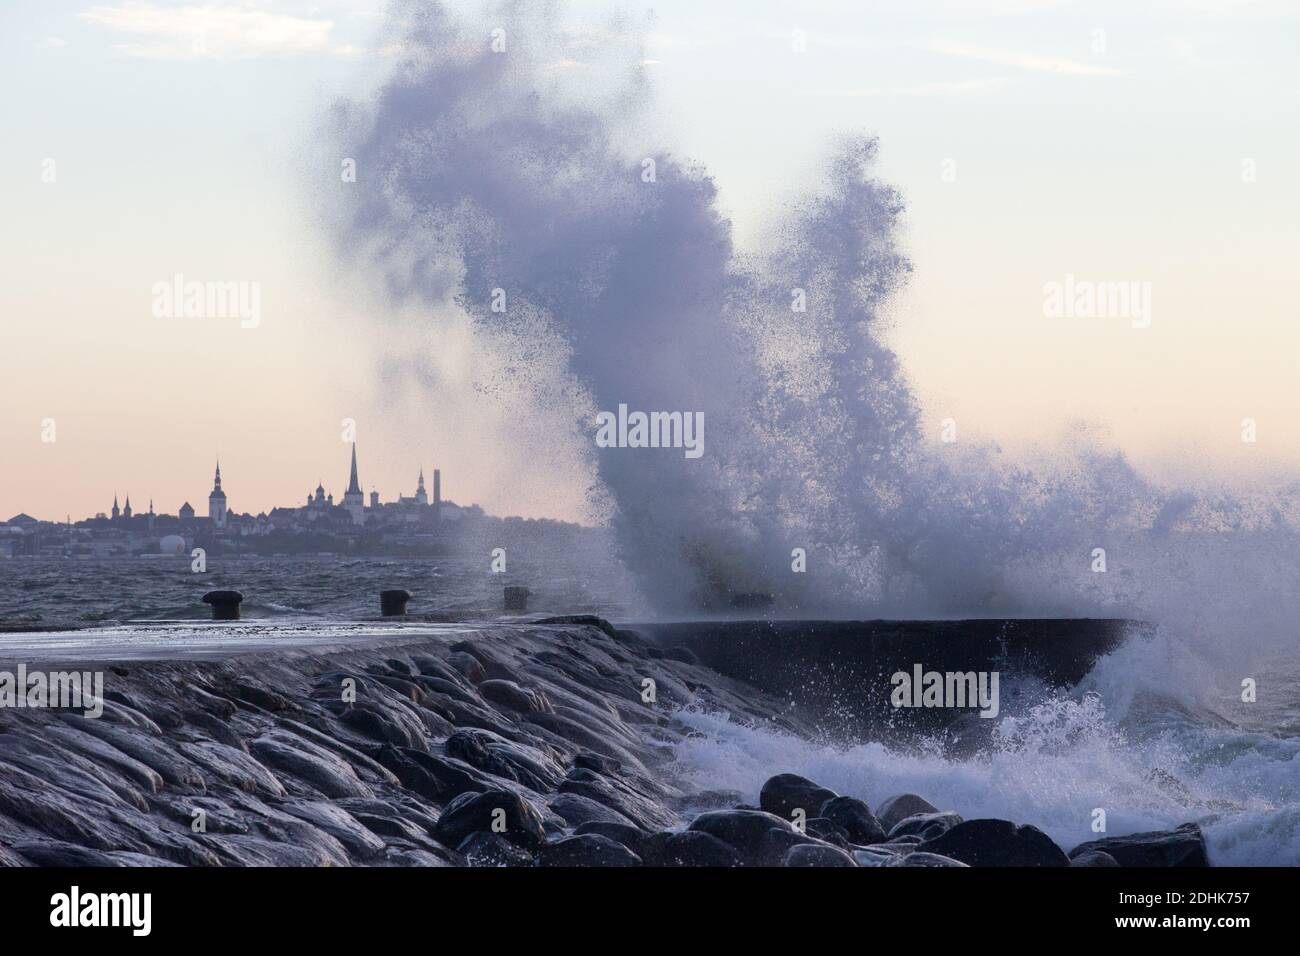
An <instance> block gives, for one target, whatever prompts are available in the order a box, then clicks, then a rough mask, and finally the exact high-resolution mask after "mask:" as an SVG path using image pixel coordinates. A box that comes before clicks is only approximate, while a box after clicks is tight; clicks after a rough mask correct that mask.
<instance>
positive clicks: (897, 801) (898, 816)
mask: <svg viewBox="0 0 1300 956" xmlns="http://www.w3.org/2000/svg"><path fill="white" fill-rule="evenodd" d="M938 812H939V808H938V807H936V806H935V805H934V804H932V803H931V802H930V801H929V800H926V799H925V798H924V797H918V796H917V795H916V794H914V793H900V794H899V795H898V796H895V797H890V798H889V799H887V800H885V801H884V802H883V803H881V804H880V806H878V807H876V819H877V820H879V821H880V825H881V827H883V828H884V831H885V832H886V833H888V832H889V831H890V830H892V829H893V828H894V827H896V826H898V824H899V823H900V822H902V821H903V820H904V819H906V818H907V817H912V816H916V815H917V814H918V813H938Z"/></svg>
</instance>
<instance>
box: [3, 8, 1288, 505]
mask: <svg viewBox="0 0 1300 956" xmlns="http://www.w3.org/2000/svg"><path fill="white" fill-rule="evenodd" d="M451 6H452V7H453V8H454V9H456V10H457V11H458V12H461V13H462V14H463V15H464V16H466V17H467V18H471V19H472V20H473V21H474V22H481V23H482V24H483V29H484V36H485V42H488V40H487V34H488V32H489V31H490V29H491V27H492V25H493V24H495V23H497V22H498V21H505V20H508V14H503V13H500V12H499V11H497V10H494V9H493V8H492V7H490V6H488V5H484V4H480V3H469V2H466V3H456V4H452V5H451ZM556 10H557V16H558V17H559V18H560V20H561V22H562V23H563V24H564V25H565V27H566V30H567V31H568V34H569V35H571V36H572V38H573V42H572V45H571V48H570V49H566V50H560V51H557V58H556V61H555V64H554V69H555V73H556V76H557V77H559V78H560V79H559V82H561V83H562V84H564V85H566V87H567V88H568V89H569V90H571V92H572V95H574V96H575V97H581V96H582V95H584V94H585V93H589V91H590V90H592V89H600V88H602V86H603V85H605V84H606V83H608V82H611V75H610V74H608V73H607V71H609V70H611V69H612V68H611V67H610V65H609V64H608V63H607V62H606V61H605V60H604V59H603V58H602V57H600V56H599V55H598V53H595V52H593V42H595V43H597V44H598V43H599V38H600V37H602V36H607V35H608V33H609V31H611V30H615V31H620V30H621V31H627V32H630V33H633V34H634V35H636V36H638V37H640V38H641V41H642V48H641V52H640V56H641V62H642V64H643V65H644V68H645V75H646V77H647V78H648V81H649V82H648V97H649V99H648V102H647V103H646V104H645V107H644V109H643V110H642V111H641V112H640V113H639V114H638V116H637V118H636V120H635V122H634V123H633V124H631V130H632V132H631V133H630V134H629V140H630V142H629V144H628V149H629V150H635V149H637V148H648V147H650V146H653V148H654V149H656V150H659V149H667V150H669V151H671V152H672V153H674V154H675V155H679V156H683V157H686V158H689V159H691V160H693V161H695V162H697V163H699V164H700V165H702V166H703V167H705V168H707V169H708V170H709V172H710V174H711V175H712V176H713V177H714V178H715V180H716V182H717V185H718V188H719V192H720V200H719V201H720V204H721V207H722V209H723V211H724V212H725V213H726V214H727V215H728V216H729V217H730V218H731V220H732V222H733V224H734V235H735V239H736V242H737V244H738V245H739V246H740V247H741V248H742V249H744V248H746V246H747V245H752V244H757V243H759V242H761V241H762V240H763V237H764V236H765V235H767V234H768V228H767V227H768V226H769V225H770V223H771V222H772V221H773V217H779V216H780V215H782V209H783V206H784V204H785V203H787V202H788V201H789V199H790V197H791V196H792V195H794V194H796V193H798V192H799V190H800V187H801V184H806V183H808V182H810V181H813V180H815V179H816V177H817V176H818V174H819V169H820V168H821V163H822V162H823V160H824V159H825V158H826V156H827V154H828V152H829V149H830V147H831V146H833V144H834V143H835V142H836V140H837V139H838V138H840V137H842V136H844V135H846V134H852V133H857V132H863V131H865V132H869V133H872V134H874V135H877V136H878V137H879V140H880V161H879V169H878V173H879V175H880V176H881V177H882V178H883V179H885V180H886V181H888V182H890V183H892V184H894V185H895V186H896V187H897V188H898V189H899V190H900V191H901V193H902V195H903V197H904V199H905V201H906V203H907V213H906V216H905V229H904V234H903V236H902V241H903V245H904V247H905V249H906V251H907V253H908V255H909V256H910V257H911V259H912V262H913V267H914V272H913V274H912V277H911V279H910V281H909V284H908V286H907V288H906V289H905V290H904V291H903V292H902V293H901V294H900V296H899V297H898V299H897V301H896V302H895V303H894V304H893V306H892V308H891V318H892V328H891V332H890V341H891V343H892V344H893V345H894V347H895V348H896V349H897V350H898V352H899V354H900V356H901V359H902V362H903V365H904V367H905V368H906V369H907V370H908V373H909V376H910V378H911V381H912V384H913V386H914V388H915V390H916V393H917V395H918V397H919V398H920V401H921V404H922V408H923V410H924V419H925V424H926V428H927V430H933V431H934V433H935V434H938V433H939V430H940V429H941V427H942V425H941V423H942V422H943V421H944V420H945V419H952V420H953V421H955V422H956V425H957V428H958V429H959V433H960V435H961V437H962V439H963V440H983V441H990V442H995V443H997V444H998V445H999V446H1001V447H1002V448H1003V449H1004V450H1006V452H1007V453H1009V454H1026V455H1029V454H1033V453H1035V452H1036V450H1038V449H1041V448H1043V447H1047V446H1050V445H1051V444H1052V443H1054V442H1057V441H1060V440H1063V439H1065V440H1068V439H1069V436H1071V435H1077V434H1078V433H1080V432H1081V431H1084V432H1087V433H1088V434H1089V435H1092V436H1096V437H1098V438H1099V439H1100V440H1101V441H1104V442H1106V443H1108V444H1112V445H1114V446H1115V447H1118V448H1119V449H1121V450H1123V451H1124V453H1125V454H1127V455H1128V456H1129V457H1130V458H1131V459H1132V460H1133V461H1134V463H1135V464H1137V465H1138V466H1139V467H1140V468H1142V469H1143V470H1144V471H1146V472H1147V473H1148V474H1150V475H1151V476H1153V477H1154V478H1156V479H1157V480H1161V481H1169V482H1175V481H1190V480H1202V479H1207V478H1208V477H1211V476H1220V475H1222V476H1226V477H1227V478H1228V479H1229V480H1232V481H1237V482H1250V481H1255V480H1259V479H1261V478H1263V477H1272V476H1287V475H1291V476H1293V475H1294V473H1295V470H1296V468H1297V467H1298V466H1300V427H1298V426H1297V422H1296V416H1297V414H1298V410H1300V405H1298V403H1297V401H1296V399H1297V397H1300V386H1297V384H1296V382H1297V375H1296V367H1297V361H1296V356H1297V355H1298V354H1300V321H1298V320H1300V306H1298V305H1297V302H1298V301H1300V296H1298V295H1297V293H1300V270H1297V269H1296V268H1295V265H1294V263H1295V259H1296V254H1297V252H1298V251H1300V234H1298V233H1297V225H1296V223H1297V220H1298V216H1300V184H1298V183H1297V177H1296V174H1295V171H1296V170H1297V169H1300V122H1298V121H1300V116H1298V115H1297V113H1298V110H1297V105H1298V104H1300V65H1297V60H1296V56H1295V51H1296V49H1297V40H1298V39H1300V7H1297V6H1296V5H1295V4H1293V3H1283V2H1278V3H1273V2H1266V0H1259V2H1220V0H1189V2H1184V3H1173V2H1154V0H1148V2H1114V3H1111V2H1104V0H1103V2H1092V3H1086V4H1085V3H1069V2H1046V0H1004V2H984V3H978V2H971V3H957V2H952V0H949V2H941V0H914V2H903V0H899V2H888V3H886V2H861V0H857V2H854V0H846V2H829V0H825V2H803V3H797V4H796V3H776V2H763V0H758V2H754V0H749V2H744V3H740V2H736V3H709V4H702V3H699V2H698V0H694V2H664V3H656V4H653V5H647V4H644V3H618V2H612V0H582V2H577V0H575V2H571V3H568V4H559V5H556ZM385 16H386V4H384V3H381V2H373V3H372V2H364V0H320V2H297V0H285V2H274V3H273V2H227V0H206V2H202V3H188V2H162V0H157V2H116V3H113V2H109V3H87V2H67V0H44V2H37V0H10V2H7V3H5V4H4V5H3V6H2V7H0V83H2V84H3V88H4V89H5V90H6V92H7V94H8V95H7V96H6V97H5V107H4V111H3V123H4V130H5V148H4V149H3V150H2V151H0V211H2V212H3V215H2V216H0V255H2V256H3V261H4V262H5V263H6V265H7V268H6V269H5V281H4V282H3V283H0V363H2V364H0V369H2V371H0V448H3V449H4V455H3V459H2V460H0V517H3V518H7V517H9V516H11V515H13V514H15V513H18V512H20V511H21V512H27V513H29V514H32V515H35V516H37V517H40V518H45V519H51V520H61V519H63V518H64V517H65V515H71V516H72V517H73V518H74V519H77V518H81V517H85V516H88V515H91V514H94V513H96V512H100V511H107V510H108V508H109V506H110V505H111V504H112V500H113V497H114V495H115V494H116V495H119V496H123V497H124V496H125V495H126V494H130V496H131V500H132V504H133V505H134V506H135V507H136V508H137V509H138V510H141V509H143V508H146V507H147V505H148V502H149V501H150V500H152V501H153V502H154V506H155V508H156V509H157V510H159V511H162V512H175V510H176V509H177V508H178V507H179V506H180V504H181V503H182V502H183V501H187V500H188V501H189V502H190V503H191V504H193V505H195V507H196V508H198V509H199V511H200V513H202V512H203V510H204V499H205V498H206V495H207V493H208V491H209V490H210V488H211V476H212V469H213V464H214V462H215V459H216V458H217V457H218V456H220V458H221V462H222V473H223V478H224V482H223V483H224V487H225V489H226V491H227V493H228V495H229V496H230V506H231V508H232V509H233V510H235V511H240V512H242V511H251V512H253V513H256V512H257V511H261V510H266V509H269V508H271V507H272V506H275V505H288V504H294V503H301V501H302V500H303V499H304V497H305V495H306V494H307V493H308V491H309V490H310V489H313V488H314V487H315V486H316V484H317V482H318V481H321V482H323V483H324V484H325V486H326V488H327V489H329V490H331V491H333V492H334V493H335V495H336V496H338V495H341V494H342V491H343V488H344V487H345V484H346V480H347V468H348V454H349V446H348V445H347V444H346V442H345V441H344V439H345V438H347V437H349V436H350V435H351V431H350V430H347V429H346V428H345V421H351V422H355V433H356V438H357V445H358V453H359V457H360V465H361V480H362V484H363V486H364V487H365V489H366V490H367V492H368V491H369V490H371V488H374V489H376V490H378V491H379V492H380V495H381V497H382V498H383V499H385V500H390V499H392V498H395V497H396V496H397V495H398V494H399V493H403V494H411V493H412V492H413V490H414V483H415V475H416V472H417V470H418V469H419V468H420V467H423V468H424V469H425V472H426V474H428V473H429V472H430V471H431V469H432V468H434V467H438V468H441V470H442V475H443V491H444V494H445V495H446V496H447V497H449V498H451V499H454V500H457V501H459V502H462V503H470V502H477V503H480V504H482V505H483V506H484V507H485V508H487V509H488V510H489V511H492V512H495V513H499V514H522V515H526V516H544V515H551V516H556V517H565V518H585V517H589V512H588V511H587V510H586V509H587V507H588V505H587V503H586V501H587V498H586V489H585V488H584V487H582V486H581V483H580V482H575V481H573V480H572V475H571V473H570V472H568V471H566V469H565V464H564V462H565V461H566V458H565V456H563V455H557V457H556V459H555V461H550V460H541V461H538V460H533V459H531V458H530V457H528V456H525V455H522V454H514V455H512V454H511V451H510V449H509V448H508V447H505V446H506V445H508V443H507V442H503V441H502V440H501V436H502V434H504V433H505V429H506V425H505V418H506V417H508V415H509V410H508V409H501V408H492V407H490V404H491V400H490V398H487V397H484V396H483V395H482V394H480V393H478V392H476V391H475V390H474V389H473V388H472V387H471V383H472V380H473V365H474V362H475V361H476V346H475V343H473V342H472V341H470V340H469V339H468V337H467V333H466V332H465V330H464V329H463V328H461V329H455V328H431V327H429V325H428V323H427V322H422V318H423V317H422V316H420V315H419V314H396V315H387V314H384V313H386V312H390V311H395V310H394V307H393V306H392V305H391V304H390V303H388V302H387V301H386V300H385V299H384V297H383V296H381V295H379V294H377V292H376V290H375V289H374V288H372V287H370V285H369V284H368V282H367V278H366V276H365V275H364V272H362V271H360V270H358V269H357V268H354V267H355V266H357V263H356V262H353V261H350V250H348V249H346V248H343V249H340V248H339V247H338V246H337V245H336V244H335V243H334V242H333V240H332V238H331V236H330V234H329V230H328V227H327V224H326V220H327V216H326V214H325V212H324V210H325V209H326V208H327V207H328V206H329V204H330V200H331V198H332V197H331V196H330V195H329V193H328V191H329V190H337V189H340V188H347V187H346V184H344V183H341V182H340V179H339V176H338V175H337V165H336V164H335V162H334V159H333V158H331V159H330V161H329V162H325V163H322V162H321V157H322V152H323V151H328V149H331V148H333V146H332V145H331V144H330V143H329V139H328V136H327V133H326V130H327V127H328V115H329V110H330V107H331V105H332V104H334V103H336V102H337V101H339V100H341V99H348V100H362V101H364V100H365V99H366V98H367V97H369V96H371V95H372V94H373V92H374V90H375V89H376V87H377V85H378V84H380V83H382V80H383V78H384V76H385V75H386V74H387V73H388V72H389V71H390V70H392V69H393V68H394V65H395V63H396V62H397V61H398V59H399V57H400V55H401V50H400V48H396V47H395V46H394V44H393V42H392V37H391V35H388V34H386V33H385V32H384V29H383V28H384V23H385ZM593 38H595V39H594V41H593ZM327 170H328V172H326V171H327ZM178 274H179V275H182V276H184V277H186V278H187V279H190V280H198V281H214V282H215V281H221V282H226V281H234V282H242V283H248V284H250V285H251V284H256V287H257V289H258V292H259V295H260V310H259V315H258V320H257V322H256V323H255V325H254V324H253V323H251V322H247V321H241V320H240V319H239V318H238V317H229V318H222V317H207V318H201V319H195V318H188V319H187V318H184V317H171V316H169V315H162V316H160V315H158V314H156V313H157V311H158V310H157V309H156V308H155V306H156V304H157V303H156V301H155V300H156V298H157V291H156V290H157V286H158V284H159V283H164V284H167V283H170V282H171V281H172V280H173V278H174V277H175V276H176V275H178ZM1067 277H1072V279H1070V280H1069V281H1072V282H1075V283H1078V282H1084V283H1088V282H1099V283H1101V282H1106V283H1136V286H1134V288H1135V289H1139V290H1145V291H1146V293H1147V294H1149V296H1150V300H1149V301H1150V310H1149V314H1147V315H1144V316H1141V317H1134V316H1132V315H1129V314H1121V315H1065V316H1061V315H1051V314H1048V311H1049V310H1048V309H1046V308H1045V298H1046V297H1047V291H1046V290H1047V288H1048V287H1049V286H1050V284H1052V283H1060V284H1062V285H1063V284H1065V283H1066V282H1067ZM394 350H399V351H401V350H424V351H426V352H427V353H429V354H431V355H434V356H436V359H437V361H438V362H439V363H440V364H441V366H442V367H443V368H444V369H445V370H446V372H447V373H448V374H447V376H446V381H445V382H444V383H443V384H442V385H441V386H440V388H439V389H438V390H437V391H436V392H431V393H429V394H420V393H419V392H418V391H417V392H416V393H414V394H413V393H412V392H411V389H410V387H409V385H405V386H402V387H401V388H398V387H397V386H395V385H394V384H393V383H392V382H391V380H389V379H388V378H386V376H385V361H386V359H387V358H391V356H392V354H393V352H394ZM1245 419H1250V420H1251V421H1252V422H1254V424H1255V428H1256V432H1255V434H1256V440H1255V441H1253V442H1244V441H1242V428H1243V420H1245Z"/></svg>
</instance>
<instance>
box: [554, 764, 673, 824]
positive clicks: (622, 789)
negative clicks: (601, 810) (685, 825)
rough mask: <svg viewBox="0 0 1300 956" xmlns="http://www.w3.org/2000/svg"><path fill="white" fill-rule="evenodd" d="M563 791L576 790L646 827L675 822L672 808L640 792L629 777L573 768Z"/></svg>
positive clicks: (566, 779) (563, 784) (632, 821)
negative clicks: (614, 776)
mask: <svg viewBox="0 0 1300 956" xmlns="http://www.w3.org/2000/svg"><path fill="white" fill-rule="evenodd" d="M559 789H560V792H561V793H573V794H577V795H578V796H581V797H587V798H588V799H590V800H594V801H596V802H597V803H602V804H604V805H605V806H607V807H609V808H610V809H611V810H614V811H616V812H617V813H619V814H620V815H621V816H623V817H624V818H625V819H626V820H627V821H628V822H629V823H633V824H636V825H637V826H639V827H641V828H642V829H644V830H657V829H664V828H666V827H671V826H675V825H676V824H677V822H678V821H677V817H676V814H674V813H673V812H672V811H670V810H668V809H667V808H665V807H663V806H662V805H660V804H659V803H657V802H656V801H655V800H654V799H652V798H651V797H649V796H648V795H646V794H643V793H639V792H637V791H636V790H634V789H633V788H632V786H631V785H630V784H629V783H628V782H627V781H625V780H622V779H618V778H612V777H605V776H601V775H599V774H595V773H592V772H591V771H590V770H573V771H570V772H569V775H568V776H567V777H566V778H565V780H564V782H563V783H561V784H560V788H559Z"/></svg>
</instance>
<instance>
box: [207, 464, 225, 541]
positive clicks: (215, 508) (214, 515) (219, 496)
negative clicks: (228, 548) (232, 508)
mask: <svg viewBox="0 0 1300 956" xmlns="http://www.w3.org/2000/svg"><path fill="white" fill-rule="evenodd" d="M208 518H209V519H210V520H211V521H212V527H213V528H214V529H220V528H224V527H225V526H226V493H225V492H224V491H222V490H221V459H217V474H216V476H215V477H214V478H213V479H212V494H210V495H208Z"/></svg>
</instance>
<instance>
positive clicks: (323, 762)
mask: <svg viewBox="0 0 1300 956" xmlns="http://www.w3.org/2000/svg"><path fill="white" fill-rule="evenodd" d="M286 738H288V735H287V734H280V733H279V732H278V731H271V732H269V733H267V734H265V735H263V736H261V737H258V738H257V739H256V740H254V741H252V742H250V743H249V748H250V749H251V750H252V752H253V755H254V756H255V757H257V759H258V760H259V761H261V762H262V763H264V764H266V765H267V766H269V767H271V768H272V769H274V770H277V771H279V772H281V773H283V774H286V775H288V776H290V777H293V778H296V779H297V780H300V781H302V782H303V783H305V784H307V785H308V786H309V787H311V788H314V789H316V790H318V791H320V792H321V793H323V794H324V795H325V796H327V797H368V796H371V794H372V791H371V789H370V788H369V787H368V786H366V785H365V784H364V783H362V782H361V780H360V778H358V777H357V774H356V771H355V770H353V769H352V767H351V765H349V764H347V763H344V762H343V761H342V760H341V759H339V758H338V757H336V756H334V754H332V753H330V752H329V751H327V750H324V749H323V748H321V747H317V746H316V745H314V744H312V743H310V742H308V741H306V740H302V739H301V738H299V739H293V740H290V739H286Z"/></svg>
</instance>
